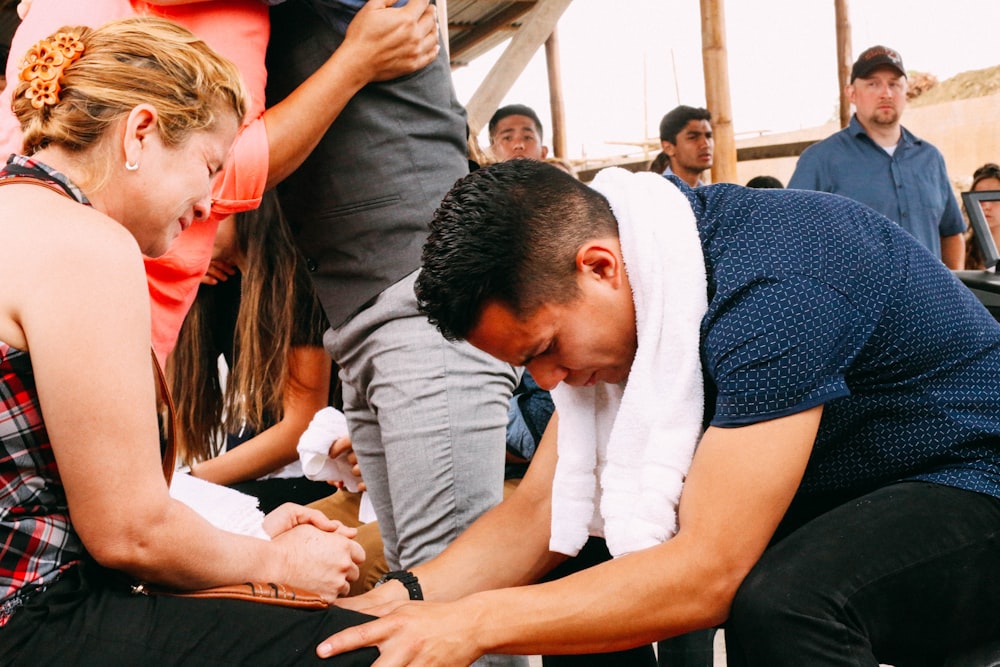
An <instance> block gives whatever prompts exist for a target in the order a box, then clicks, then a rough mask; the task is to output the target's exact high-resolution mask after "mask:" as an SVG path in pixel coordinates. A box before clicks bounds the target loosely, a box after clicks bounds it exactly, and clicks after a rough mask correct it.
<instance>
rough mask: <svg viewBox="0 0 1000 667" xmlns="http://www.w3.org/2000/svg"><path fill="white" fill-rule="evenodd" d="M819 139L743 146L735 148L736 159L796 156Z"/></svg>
mask: <svg viewBox="0 0 1000 667" xmlns="http://www.w3.org/2000/svg"><path fill="white" fill-rule="evenodd" d="M817 141H819V139H809V140H806V141H792V142H790V143H787V144H771V145H769V146H744V147H743V148H739V149H737V150H736V159H737V160H739V161H740V162H746V161H748V160H769V159H771V158H775V157H798V156H799V155H802V151H804V150H805V149H807V148H809V147H810V146H812V145H813V144H814V143H816V142H817Z"/></svg>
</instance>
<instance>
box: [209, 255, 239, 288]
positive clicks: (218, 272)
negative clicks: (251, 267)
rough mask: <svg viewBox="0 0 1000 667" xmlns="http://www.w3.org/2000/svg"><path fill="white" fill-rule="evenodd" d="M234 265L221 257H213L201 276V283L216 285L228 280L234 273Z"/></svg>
mask: <svg viewBox="0 0 1000 667" xmlns="http://www.w3.org/2000/svg"><path fill="white" fill-rule="evenodd" d="M236 270H237V269H236V267H235V266H233V265H232V264H230V263H229V262H226V261H223V260H221V259H213V260H212V261H211V262H209V264H208V270H207V271H205V275H204V276H202V277H201V282H202V284H203V285H218V284H219V283H224V282H226V281H227V280H229V277H230V276H232V275H234V274H235V273H236Z"/></svg>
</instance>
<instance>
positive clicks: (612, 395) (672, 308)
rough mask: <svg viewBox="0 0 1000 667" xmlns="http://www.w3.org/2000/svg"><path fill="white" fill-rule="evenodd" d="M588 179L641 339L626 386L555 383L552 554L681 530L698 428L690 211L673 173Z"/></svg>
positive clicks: (697, 316)
mask: <svg viewBox="0 0 1000 667" xmlns="http://www.w3.org/2000/svg"><path fill="white" fill-rule="evenodd" d="M592 187H593V188H594V189H595V190H597V191H598V192H600V193H601V194H603V195H604V196H605V197H606V198H607V199H608V201H609V202H610V204H611V209H612V211H613V212H614V215H615V218H616V219H617V220H618V226H619V236H620V241H621V247H622V256H623V259H624V262H625V271H626V273H627V275H628V279H629V283H630V285H631V288H632V297H633V301H634V303H635V312H636V330H637V336H638V346H637V350H636V355H635V360H634V361H633V363H632V368H631V371H630V373H629V377H628V380H627V381H626V383H625V386H624V387H620V386H610V385H607V384H603V383H598V384H596V385H594V386H592V387H570V386H566V385H559V386H558V387H556V388H555V389H554V390H553V391H552V398H553V400H554V401H555V404H556V410H557V412H558V414H559V437H558V442H557V448H558V453H559V460H558V463H557V465H556V471H555V477H554V479H553V485H552V535H551V539H550V542H549V547H550V548H551V549H552V550H553V551H557V552H560V553H564V554H567V555H576V553H578V552H579V550H580V548H581V547H582V546H583V545H584V543H585V542H586V540H587V537H588V536H589V535H598V536H603V537H604V538H605V540H606V541H607V545H608V549H609V551H610V552H611V554H612V555H613V556H616V557H617V556H620V555H622V554H626V553H629V552H632V551H636V550H639V549H644V548H647V547H650V546H653V545H655V544H659V543H660V542H663V541H665V540H667V539H669V538H670V537H672V536H673V535H674V534H675V533H676V532H677V505H678V502H679V499H680V493H681V487H682V485H683V482H684V477H685V476H686V474H687V471H688V468H689V467H690V464H691V459H692V457H693V455H694V449H695V446H696V445H697V443H698V440H699V438H700V437H701V431H702V416H703V413H704V387H703V378H702V369H701V356H700V347H699V344H700V327H701V319H702V317H703V316H704V314H705V311H706V309H707V298H708V297H707V283H706V279H705V263H704V255H703V251H702V248H701V243H700V241H699V238H698V229H697V225H696V223H695V219H694V213H693V212H692V210H691V206H690V204H689V203H688V201H687V198H686V197H685V196H684V195H683V194H682V193H681V192H680V191H679V190H678V189H677V187H676V186H674V185H673V184H672V183H671V182H670V181H668V180H667V179H665V178H663V177H662V176H660V175H658V174H653V173H650V172H643V173H636V174H633V173H630V172H628V171H625V170H624V169H620V168H611V169H605V170H603V171H601V172H600V173H598V174H597V176H596V177H595V179H594V181H593V183H592Z"/></svg>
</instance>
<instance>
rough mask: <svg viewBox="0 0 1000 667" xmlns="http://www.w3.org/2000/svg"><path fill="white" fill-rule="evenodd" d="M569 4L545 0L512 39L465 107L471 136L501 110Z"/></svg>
mask: <svg viewBox="0 0 1000 667" xmlns="http://www.w3.org/2000/svg"><path fill="white" fill-rule="evenodd" d="M570 2H572V0H545V2H539V3H537V4H536V5H535V8H534V9H533V10H532V11H531V13H530V14H528V15H527V16H526V17H525V19H524V23H523V25H522V26H521V28H520V29H519V30H518V31H517V33H516V34H515V35H514V37H512V38H511V40H510V44H508V45H507V48H506V50H504V52H503V54H502V55H501V56H500V58H499V60H497V62H496V64H494V65H493V68H492V69H491V70H490V71H489V73H488V74H487V75H486V78H485V79H483V82H482V83H481V84H480V85H479V88H477V89H476V92H475V93H473V94H472V99H470V100H469V101H468V103H467V104H466V105H465V108H466V110H467V111H468V114H469V127H470V129H471V130H472V132H473V133H474V134H478V133H479V131H480V130H481V129H482V128H483V126H484V125H485V124H486V123H487V122H488V121H489V119H490V116H492V115H493V112H494V111H496V109H497V107H498V106H500V102H502V101H503V98H504V96H505V95H506V94H507V92H508V91H509V90H510V89H511V86H513V85H514V82H515V81H517V77H519V76H520V75H521V72H523V71H524V68H525V67H527V65H528V62H529V61H530V60H531V58H532V56H534V55H535V52H536V51H538V47H540V46H541V45H542V44H543V43H544V42H545V40H546V39H548V37H549V35H551V34H552V31H553V30H555V28H556V24H557V23H558V22H559V17H560V16H562V14H563V12H564V11H566V8H567V7H569V4H570Z"/></svg>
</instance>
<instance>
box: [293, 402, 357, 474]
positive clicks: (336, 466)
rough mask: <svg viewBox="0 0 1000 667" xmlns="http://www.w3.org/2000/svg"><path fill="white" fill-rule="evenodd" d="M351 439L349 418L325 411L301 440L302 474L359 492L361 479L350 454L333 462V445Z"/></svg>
mask: <svg viewBox="0 0 1000 667" xmlns="http://www.w3.org/2000/svg"><path fill="white" fill-rule="evenodd" d="M345 435H348V430H347V418H346V417H344V413H342V412H341V411H340V410H337V409H336V408H333V407H325V408H323V409H322V410H320V411H319V412H317V413H316V414H315V415H313V418H312V420H311V421H310V422H309V427H308V428H307V429H306V430H305V432H304V433H303V434H302V435H301V436H300V437H299V444H298V446H297V447H296V449H298V452H299V462H300V463H301V464H302V473H303V474H304V475H305V476H306V477H307V478H309V479H311V480H313V481H314V482H343V483H344V488H345V489H347V490H348V491H351V492H356V491H357V490H358V478H357V477H355V476H354V473H352V472H351V468H352V467H353V464H351V462H350V461H348V460H347V456H348V453H347V452H344V453H343V454H341V455H340V456H338V457H336V458H333V459H331V458H330V445H332V444H333V441H334V440H337V439H338V438H342V437H344V436H345Z"/></svg>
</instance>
